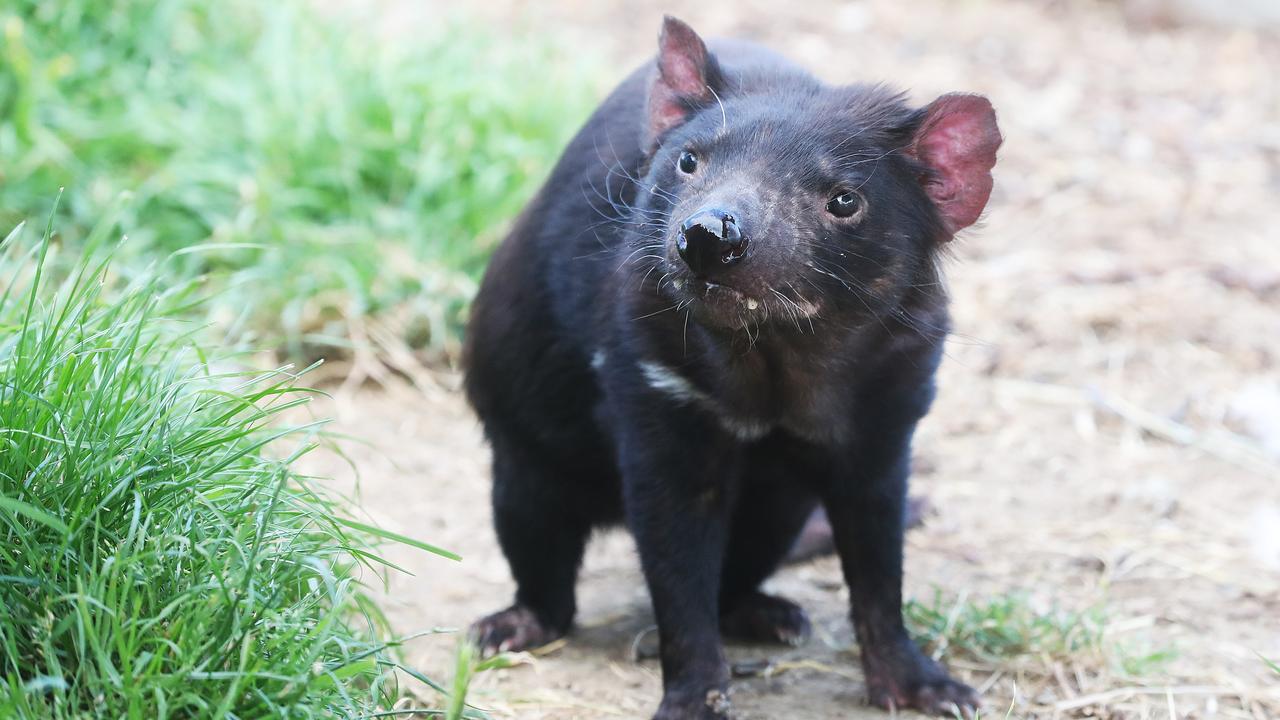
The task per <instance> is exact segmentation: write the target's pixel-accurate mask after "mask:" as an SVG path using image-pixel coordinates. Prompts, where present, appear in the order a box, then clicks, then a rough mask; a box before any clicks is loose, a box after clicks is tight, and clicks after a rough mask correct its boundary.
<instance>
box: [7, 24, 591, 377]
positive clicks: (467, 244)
mask: <svg viewBox="0 0 1280 720" xmlns="http://www.w3.org/2000/svg"><path fill="white" fill-rule="evenodd" d="M317 6H319V4H317V5H309V4H307V3H305V2H304V0H285V1H284V2H280V3H255V2H251V1H250V0H226V1H225V2H216V3H215V2H210V1H209V0H120V1H119V2H111V3H103V2H99V1H98V0H65V1H64V2H59V3H47V2H41V0H12V2H9V3H6V4H5V5H4V8H3V9H0V227H11V226H13V225H14V224H16V223H17V222H20V221H22V220H24V219H28V218H33V217H45V216H47V213H48V211H49V198H50V197H51V196H52V194H53V193H54V192H55V191H56V189H57V188H58V187H63V186H65V187H66V188H67V196H66V199H65V202H64V203H63V206H62V209H61V210H60V212H59V215H58V219H57V222H58V226H59V227H60V228H61V229H62V230H63V231H64V232H65V233H66V234H67V235H68V236H69V237H82V236H83V235H84V233H85V232H86V231H87V230H88V229H89V228H90V227H92V226H94V225H95V224H96V223H97V222H98V220H97V219H98V218H100V217H103V216H104V215H105V214H107V213H109V212H114V211H115V210H117V209H118V212H119V218H120V221H119V224H118V227H116V228H114V229H113V230H114V232H116V233H123V234H127V235H128V236H129V238H130V239H129V242H128V243H126V244H125V246H124V247H123V248H122V249H121V250H120V252H119V253H118V254H117V263H118V264H119V265H121V266H122V267H126V266H127V267H137V266H139V265H145V264H146V263H147V262H149V261H151V260H154V259H156V258H163V257H168V256H169V255H170V254H171V253H173V252H175V251H179V250H183V249H187V248H192V247H196V246H199V247H200V248H202V251H201V252H198V253H191V254H186V255H180V256H178V259H177V260H176V261H175V262H173V263H170V264H168V265H167V266H166V267H167V268H168V269H170V270H172V271H173V272H172V275H171V279H172V280H175V281H177V280H181V279H184V278H187V277H192V276H195V275H199V274H205V273H209V274H212V275H213V276H215V277H216V278H217V281H218V282H219V283H221V284H223V285H225V286H228V287H231V288H233V292H229V293H226V294H224V295H222V296H221V297H220V299H217V300H215V301H214V302H213V303H211V304H210V305H208V306H206V307H205V308H204V310H205V312H207V313H208V315H209V316H210V317H212V318H213V319H214V320H215V321H216V322H217V323H219V324H220V325H222V326H224V327H227V328H243V329H247V330H252V331H254V332H256V333H258V334H259V335H265V336H266V338H265V340H266V342H267V343H268V344H275V345H281V346H283V347H284V348H285V349H286V350H288V351H290V353H291V354H292V355H294V356H295V357H315V356H318V355H319V354H321V353H322V352H328V353H330V354H331V353H332V352H333V348H334V346H345V345H347V344H348V343H349V342H351V340H352V338H357V339H358V338H360V337H363V336H364V335H365V334H366V332H365V331H366V328H365V325H366V324H368V323H380V324H382V325H385V326H387V327H388V328H389V329H390V330H391V331H392V332H394V333H395V335H396V336H397V337H399V338H400V339H402V340H403V341H405V342H407V343H408V344H409V345H411V346H412V347H415V348H419V349H423V350H427V351H430V352H434V353H437V354H439V353H445V354H447V353H449V352H451V351H452V349H453V348H454V347H455V346H456V341H457V337H458V334H459V331H460V327H461V322H462V319H463V315H464V313H465V307H466V303H467V301H468V300H469V298H470V296H471V294H472V293H473V291H474V287H475V280H476V278H477V276H478V274H479V272H480V270H481V268H482V266H483V263H484V261H485V259H486V258H487V256H488V254H489V251H490V249H491V248H492V247H493V245H494V244H495V243H496V241H497V240H498V238H499V237H500V235H501V233H502V231H503V230H504V228H505V227H506V226H507V224H508V223H509V221H510V219H511V218H512V216H513V215H514V214H515V213H516V212H517V211H518V210H519V208H520V207H521V206H522V204H523V203H524V202H525V200H526V199H527V198H528V197H529V195H530V194H531V193H532V191H533V189H534V187H535V185H536V183H537V182H538V181H539V180H540V179H541V178H542V176H543V175H544V174H545V172H546V171H547V169H548V168H549V166H550V164H551V162H552V161H553V160H554V158H555V156H556V154H557V153H558V152H559V150H560V147H561V145H562V143H563V142H564V140H566V139H567V137H568V136H569V134H571V133H572V132H573V131H574V130H575V129H576V127H577V126H578V125H579V124H580V122H581V121H582V119H583V118H585V115H586V113H587V111H588V109H589V105H590V102H591V98H592V95H593V90H592V87H591V84H590V83H589V82H587V81H586V78H585V73H583V72H582V71H581V70H579V69H578V66H576V65H574V64H573V63H572V62H570V61H569V60H568V59H567V57H565V56H564V55H560V54H557V53H556V52H555V51H553V50H552V49H551V46H550V43H545V44H539V43H538V42H527V41H526V42H512V41H510V39H508V38H505V37H502V36H499V35H497V34H495V33H493V32H491V31H489V29H488V28H482V27H478V26H476V25H475V24H471V23H467V22H466V21H453V22H440V23H439V24H437V25H434V26H430V27H422V28H414V29H413V31H411V32H407V33H405V34H404V37H402V38H395V37H391V38H386V37H378V36H377V34H376V32H375V31H373V30H369V31H366V32H351V24H350V23H349V22H344V21H342V20H341V19H339V20H336V21H335V20H334V18H330V17H327V16H321V15H318V14H317V13H316V12H315V11H314V9H309V8H314V7H317Z"/></svg>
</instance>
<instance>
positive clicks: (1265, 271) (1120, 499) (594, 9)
mask: <svg viewBox="0 0 1280 720" xmlns="http://www.w3.org/2000/svg"><path fill="white" fill-rule="evenodd" d="M664 12H668V13H672V14H676V15H678V16H679V17H681V18H682V19H684V20H686V21H688V22H689V23H691V24H692V25H693V27H694V28H695V29H697V30H698V31H699V32H701V33H702V34H703V35H704V36H708V37H714V36H735V37H741V38H747V39H752V40H756V41H759V42H762V43H765V44H767V45H770V46H771V47H773V48H775V49H777V50H779V51H781V52H783V53H784V54H787V55H789V56H791V57H792V58H794V59H796V60H798V61H799V62H801V63H802V64H804V65H806V66H807V67H809V68H811V69H812V70H813V71H814V72H815V73H817V74H818V75H819V76H821V77H822V78H824V79H826V80H828V81H831V82H834V83H839V82H850V81H867V80H873V81H874V80H883V81H887V82H889V83H891V84H893V85H897V86H899V87H902V88H904V89H907V90H909V91H910V94H911V97H912V98H913V100H915V101H916V102H918V103H920V104H923V103H926V102H928V101H929V100H931V99H932V98H933V97H935V96H936V95H938V94H941V93H943V92H948V91H970V92H978V93H983V94H985V95H987V96H988V97H989V98H990V99H991V100H992V102H993V104H994V105H995V107H996V109H997V112H998V113H999V117H1000V124H1001V128H1002V130H1003V132H1004V136H1005V143H1004V146H1003V147H1002V149H1001V154H1000V159H999V162H998V164H997V166H996V170H995V175H996V187H995V192H994V194H993V196H992V201H991V203H990V205H989V206H988V210H987V214H986V219H985V221H984V222H983V223H982V224H981V226H980V227H978V228H975V229H973V230H970V231H968V232H966V233H965V234H964V235H962V236H961V238H959V239H958V241H957V242H956V243H955V244H954V246H953V248H952V249H953V253H952V257H950V258H949V259H948V260H947V263H946V264H947V268H948V273H949V279H950V284H951V289H952V294H953V297H954V313H955V317H956V322H955V326H956V334H955V337H954V339H953V341H952V342H951V344H950V346H949V351H948V359H947V361H946V362H945V364H944V369H943V372H942V378H941V386H942V389H941V395H940V398H939V402H938V404H937V405H936V407H935V410H934V412H933V413H932V415H930V417H929V418H928V419H927V420H926V422H925V424H924V426H923V427H922V431H921V434H920V435H919V441H918V443H917V453H918V456H917V459H916V466H917V473H916V478H915V481H914V482H915V487H916V489H917V492H919V493H921V494H923V495H925V496H926V497H927V498H928V501H929V505H930V507H931V511H930V514H929V516H928V517H927V518H926V520H925V524H924V526H923V527H922V528H920V529H918V530H916V531H914V533H913V534H912V535H911V537H910V539H909V547H908V588H907V589H908V594H909V595H910V596H911V597H912V604H911V607H910V609H909V615H910V619H911V624H912V629H913V631H914V632H915V633H916V634H917V635H918V636H919V637H920V638H921V639H922V640H923V641H924V642H925V643H926V644H927V646H928V647H929V649H930V651H931V652H933V653H934V654H935V655H937V656H938V657H940V658H943V659H945V660H946V662H948V663H949V664H950V666H951V667H952V668H954V669H956V670H957V672H958V673H959V674H960V675H962V676H963V677H964V678H966V679H967V680H968V681H969V682H971V683H973V684H975V685H977V686H979V687H980V688H982V689H983V690H984V692H985V694H986V697H987V704H988V709H989V710H990V711H991V712H992V714H993V715H996V716H1001V715H1003V714H1004V713H1005V711H1006V709H1009V716H1011V717H1114V718H1129V717H1133V718H1145V717H1179V718H1182V717H1195V718H1200V717H1225V718H1267V717H1278V716H1280V669H1278V668H1277V666H1276V665H1275V661H1276V660H1277V659H1280V78H1278V76H1277V72H1276V71H1277V68H1280V5H1278V4H1276V3H1275V2H1272V1H1269V0H1236V1H1235V2H1210V1H1209V0H1080V1H1076V2H1068V1H1066V0H963V1H961V2H944V1H943V0H923V1H920V2H913V3H910V4H907V3H898V2H891V1H890V0H860V1H856V2H836V1H834V0H812V1H811V2H803V3H775V2H765V1H763V0H745V1H730V0H705V1H703V2H688V3H683V2H666V3H659V2H648V1H646V0H633V1H623V0H604V1H595V2H586V1H585V0H583V1H580V2H578V1H573V0H556V1H554V2H550V1H548V2H536V3H533V2H529V3H525V2H518V1H515V0H488V2H485V3H468V4H463V3H448V2H413V1H412V0H382V1H381V2H374V1H372V0H365V1H360V0H342V1H341V2H323V1H322V0H310V1H308V0H290V1H289V2H284V3H279V4H260V3H251V2H247V0H223V1H222V2H218V3H214V2H209V1H206V0H121V1H120V2H115V3H109V4H108V3H99V2H96V1H93V0H81V1H79V2H78V1H77V0H64V1H63V2H57V3H49V2H36V0H7V2H6V3H4V4H3V5H0V31H2V34H0V236H2V235H3V234H4V233H5V232H7V230H8V228H10V227H12V226H13V225H16V224H17V223H18V222H19V221H21V220H24V219H28V220H30V219H36V220H37V221H39V222H41V224H42V221H43V218H45V217H46V216H47V214H48V212H49V210H50V208H51V206H52V199H53V196H54V195H55V194H56V193H57V190H58V188H59V187H66V196H65V197H64V199H63V202H62V206H61V210H60V211H59V215H58V218H57V225H58V227H59V228H60V229H59V233H60V235H61V236H63V237H64V238H66V241H67V242H68V243H74V242H75V238H77V237H84V236H85V235H86V234H87V233H89V232H90V231H91V230H92V229H94V228H100V229H103V228H105V230H103V231H104V232H106V231H109V232H111V233H113V234H124V235H128V238H129V239H128V241H127V242H126V243H124V245H123V246H122V249H121V261H120V262H118V263H117V272H120V273H122V274H128V273H130V272H135V271H138V269H140V268H144V267H148V266H153V265H155V264H157V263H160V261H162V260H164V262H163V263H162V264H161V267H162V268H163V272H165V273H171V274H172V275H173V277H174V278H175V280H177V279H178V278H186V277H191V276H204V277H206V278H207V283H208V284H209V287H210V294H211V297H212V299H211V302H210V303H209V304H208V306H207V315H202V316H201V317H200V320H202V321H204V322H206V323H208V324H210V325H211V326H212V327H215V328H217V330H218V332H219V333H221V334H223V335H224V336H225V337H227V338H228V343H231V344H235V343H250V344H252V346H254V347H257V348H261V349H264V350H265V351H267V352H268V353H271V354H274V355H278V356H281V357H286V358H292V359H296V360H299V361H303V362H307V361H310V360H314V359H316V358H325V359H326V360H327V361H328V362H327V363H326V365H325V366H324V367H323V368H322V369H321V371H320V374H319V375H318V379H317V380H316V381H317V382H323V383H325V384H326V386H327V387H329V389H330V390H331V391H332V396H333V397H332V399H328V400H324V401H322V402H321V403H319V404H318V405H317V407H315V408H313V410H312V412H315V413H316V414H318V415H332V416H334V417H335V418H336V425H335V427H336V429H337V432H338V433H339V434H342V433H348V434H351V435H354V436H357V437H359V438H361V439H362V440H363V441H364V442H361V443H357V444H354V445H352V446H350V447H347V448H346V450H345V452H344V453H342V454H337V453H333V452H325V453H319V454H315V455H312V456H309V457H307V458H304V460H303V463H304V467H305V468H306V469H307V470H308V471H309V472H312V473H314V474H317V475H323V476H331V477H334V478H336V480H335V481H334V482H335V484H336V486H337V487H340V488H343V489H346V490H350V491H352V492H353V493H355V494H356V495H357V497H358V498H359V502H360V504H361V506H362V507H363V508H364V510H365V512H366V513H367V515H368V516H369V517H371V518H372V519H374V520H375V521H376V522H378V523H379V524H381V525H383V526H385V527H388V528H391V529H393V530H397V531H402V532H408V533H411V534H415V535H420V536H421V537H423V538H425V539H429V540H430V541H431V542H433V543H437V544H440V545H443V546H446V547H448V548H450V549H452V550H455V551H457V552H459V553H460V554H461V555H462V556H463V557H464V561H463V562H462V563H460V564H457V565H450V566H447V567H442V566H441V565H440V564H439V563H438V562H432V561H430V560H427V559H424V558H422V557H420V556H418V555H414V554H412V553H410V552H408V551H407V550H406V551H403V553H402V551H400V550H392V551H391V555H390V557H391V559H393V560H395V561H397V562H400V563H401V564H403V565H404V566H405V567H407V568H408V569H410V570H413V571H415V572H416V574H415V575H414V576H401V575H398V576H395V577H393V579H392V582H391V585H390V589H389V592H388V593H387V597H386V606H387V610H388V613H389V615H390V617H391V620H392V623H393V625H394V626H395V628H396V629H397V630H398V631H400V632H405V633H408V632H412V631H415V630H420V629H425V628H431V627H433V626H454V627H464V626H465V625H466V624H467V623H468V622H470V621H471V620H472V619H474V618H475V617H476V616H478V615H479V614H481V613H483V612H487V611H490V610H493V609H497V608H499V607H501V606H502V605H504V604H505V603H506V602H507V601H508V599H509V595H510V592H511V590H512V587H511V584H510V580H509V578H508V575H507V570H506V566H505V563H504V561H503V559H502V556H501V553H500V552H499V551H498V549H497V547H496V543H495V541H494V539H493V535H492V531H491V529H490V526H489V516H488V506H487V492H488V477H487V462H488V458H487V452H486V449H485V448H484V446H483V444H482V442H481V439H480V435H479V431H478V428H477V424H476V422H475V420H474V418H473V417H472V415H471V414H470V412H469V411H468V410H467V409H466V407H465V405H464V403H463V402H462V400H461V398H460V396H459V394H458V393H457V391H456V387H457V373H456V370H455V363H456V360H457V349H458V347H459V340H460V338H461V337H462V336H463V334H464V333H465V320H466V306H467V302H468V300H469V298H470V296H471V294H472V293H473V292H474V290H475V286H476V282H477V280H478V278H479V275H480V273H481V271H482V269H483V267H484V263H485V260H486V258H487V256H488V253H489V252H490V251H491V250H492V248H493V247H494V245H495V244H496V243H497V242H498V241H499V240H500V239H501V237H502V234H503V232H504V230H505V229H506V228H507V227H508V226H509V224H510V222H511V220H512V218H513V217H514V215H515V214H516V213H517V212H518V211H519V209H520V208H521V207H522V204H523V202H524V201H525V200H527V198H528V197H529V196H530V194H531V193H532V192H533V191H534V190H535V189H536V187H537V185H538V183H539V182H540V181H541V179H542V178H543V177H544V176H545V174H546V173H547V171H548V169H549V167H550V164H551V163H552V162H554V160H555V158H556V157H557V155H558V152H559V150H560V148H561V147H562V145H563V143H564V142H565V141H566V140H567V139H568V138H569V137H570V136H571V135H572V134H573V132H574V131H576V129H577V128H578V126H579V125H580V124H581V122H582V121H583V120H584V119H585V117H586V116H587V114H588V113H589V112H590V110H591V108H592V107H593V106H594V104H595V102H597V101H598V100H599V99H600V98H602V97H603V95H604V94H605V93H606V92H607V91H608V90H609V89H610V88H611V86H612V84H613V83H615V82H616V81H617V80H619V79H620V78H621V77H623V76H624V75H625V74H627V73H628V72H629V71H630V70H631V68H632V67H634V66H635V65H636V64H638V63H640V62H643V61H644V60H645V58H646V57H647V56H649V55H650V54H651V53H652V51H653V48H654V44H655V37H656V33H657V29H658V26H659V23H660V20H661V16H662V14H663V13H664ZM574 191H576V189H575V190H574ZM175 252H177V253H178V255H177V256H176V257H174V256H172V254H173V253H175ZM166 258H168V259H167V260H165V259H166ZM202 312H206V311H202ZM775 583H776V587H777V588H779V589H780V590H781V591H783V592H786V593H787V594H790V595H792V596H794V597H797V598H798V599H800V600H802V601H803V603H804V604H805V605H806V606H807V607H808V608H809V609H810V612H811V613H812V615H813V616H814V619H815V625H816V627H817V632H816V634H815V638H814V640H813V641H812V642H811V643H810V644H809V645H807V646H805V647H802V648H797V649H793V650H787V651H776V650H773V649H762V648H753V647H738V648H734V649H733V651H732V656H733V658H734V660H735V662H738V663H739V668H740V670H741V671H742V674H743V675H744V677H743V678H742V679H741V680H740V681H739V682H738V684H737V689H736V691H735V696H734V698H735V704H736V705H737V706H738V707H739V709H740V711H741V712H742V713H743V717H747V718H776V717H814V718H820V717H855V716H858V717H860V715H857V713H866V717H883V714H882V713H879V712H876V711H869V710H867V709H866V708H865V706H864V704H863V703H864V700H863V697H864V693H863V689H862V685H861V678H860V675H859V671H858V670H857V667H858V666H857V662H856V644H855V643H854V642H853V638H852V633H851V630H850V628H849V626H848V622H847V620H846V618H845V608H846V602H847V600H846V598H845V591H844V588H843V584H842V582H841V581H840V575H839V572H838V569H837V564H836V563H835V562H834V561H833V560H831V559H820V560H817V561H814V562H811V563H809V564H806V565H803V566H800V567H795V568H791V569H788V570H787V571H785V572H784V573H782V574H781V575H780V576H779V578H777V580H776V581H775ZM580 588H581V590H580V593H581V600H580V607H581V611H580V625H581V629H580V631H579V632H578V633H576V634H575V635H573V636H572V637H571V638H570V639H569V640H568V642H567V643H565V644H562V645H560V646H557V647H553V648H552V649H551V650H549V651H548V652H547V653H545V656H544V657H529V658H526V659H525V660H526V662H525V663H524V664H521V665H519V666H517V667H514V668H511V669H505V670H498V671H492V672H488V673H485V674H484V675H482V676H480V677H479V678H478V679H477V680H476V685H475V687H474V688H473V693H472V696H471V700H472V702H474V703H476V704H477V705H479V706H481V707H484V708H487V709H489V710H490V712H491V714H493V715H494V716H495V717H519V718H598V717H647V716H648V713H651V712H652V709H653V707H654V705H655V703H656V699H657V697H658V689H659V687H660V680H659V678H658V674H657V666H656V663H655V662H654V661H652V660H651V659H644V657H643V656H645V655H646V652H647V651H646V648H647V646H648V644H649V643H650V642H651V637H650V636H649V635H648V634H647V633H646V629H647V628H648V627H649V626H650V625H651V623H652V620H651V617H650V615H649V610H648V601H647V598H646V596H645V594H644V588H643V584H642V582H641V580H640V575H639V572H638V569H637V566H636V563H635V560H634V557H633V552H632V549H631V544H630V540H629V539H627V538H626V537H625V536H622V535H617V534H606V535H603V536H602V537H600V538H599V541H598V542H596V543H595V544H594V545H593V547H592V550H591V552H590V553H589V557H588V560H587V563H586V566H585V568H584V571H583V576H582V581H581V583H580ZM406 653H407V658H408V661H409V663H408V664H410V665H413V666H415V667H419V668H422V669H423V670H424V671H426V672H428V674H432V675H434V676H447V675H448V674H449V673H450V672H452V668H453V665H452V663H453V657H454V655H453V653H454V639H453V638H452V637H449V636H431V637H427V638H423V639H419V640H416V641H414V642H413V643H411V644H410V645H408V646H407V648H406ZM637 655H639V656H641V657H640V658H638V659H637V657H636V656H637ZM1010 708H1011V709H1010Z"/></svg>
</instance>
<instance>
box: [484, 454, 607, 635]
mask: <svg viewBox="0 0 1280 720" xmlns="http://www.w3.org/2000/svg"><path fill="white" fill-rule="evenodd" d="M573 489H574V488H573V487H572V485H571V480H570V478H569V477H567V476H566V474H565V473H563V472H557V471H556V470H555V469H553V468H552V467H550V464H549V463H548V461H547V459H546V458H545V457H542V456H539V455H538V454H537V453H533V452H529V451H528V450H527V449H526V448H525V447H523V446H522V445H521V444H520V443H519V442H510V441H504V440H502V439H500V438H494V439H493V515H494V526H495V528H496V529H497V533H498V542H499V544H500V545H501V546H502V552H503V554H505V555H506V557H507V563H508V564H509V565H510V566H511V574H512V576H513V577H514V578H515V581H516V597H515V603H514V604H513V605H512V606H511V607H509V608H507V609H505V610H501V611H499V612H496V613H494V614H492V615H489V616H487V617H485V618H482V619H480V620H478V621H476V623H475V624H474V625H472V627H471V635H472V638H473V639H474V641H475V642H476V644H477V645H478V646H479V648H480V650H481V652H482V654H485V655H490V654H494V653H498V652H505V651H508V650H513V651H518V650H523V649H527V648H534V647H539V646H542V645H546V644H547V643H549V642H551V641H552V640H555V639H557V638H559V637H561V636H563V635H565V634H566V633H567V632H568V631H569V628H570V626H571V625H572V624H573V615H574V612H575V610H576V605H575V600H574V584H575V582H576V580H577V575H578V566H579V565H580V564H581V562H582V553H583V550H584V549H585V547H586V541H587V536H588V535H589V534H590V532H591V521H590V518H589V517H587V516H584V515H583V514H582V513H581V512H580V511H579V509H580V508H581V505H582V501H583V498H581V497H575V493H574V492H573Z"/></svg>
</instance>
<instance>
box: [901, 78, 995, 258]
mask: <svg viewBox="0 0 1280 720" xmlns="http://www.w3.org/2000/svg"><path fill="white" fill-rule="evenodd" d="M923 114H924V119H923V120H922V121H921V122H920V124H919V125H918V126H917V128H916V131H915V134H914V136H913V137H912V139H911V144H910V145H909V146H908V148H907V153H908V154H909V155H911V156H913V157H914V158H915V159H916V160H918V161H920V162H921V163H922V164H924V165H925V167H927V168H928V169H929V173H928V174H927V175H926V176H925V177H923V178H922V182H923V184H924V189H925V192H926V193H928V195H929V197H930V199H932V200H933V202H934V204H935V205H937V207H938V211H939V212H940V213H941V214H942V219H943V220H944V221H945V222H946V224H947V230H948V232H949V233H950V234H952V235H954V234H955V233H956V232H958V231H960V230H963V229H964V228H967V227H969V226H970V225H972V224H973V223H974V222H976V221H977V220H978V216H980V215H981V214H982V209H983V208H985V207H986V205H987V200H988V198H990V197H991V186H992V180H991V168H993V167H995V164H996V150H997V149H998V148H999V147H1000V142H1001V140H1002V138H1001V137H1000V128H999V127H997V126H996V112H995V110H994V109H993V108H992V107H991V102H990V101H988V100H987V99H986V98H985V97H982V96H981V95H966V94H960V93H953V94H948V95H943V96H942V97H940V98H938V99H937V100H934V101H933V102H932V103H930V104H929V105H928V107H926V108H924V110H923Z"/></svg>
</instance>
